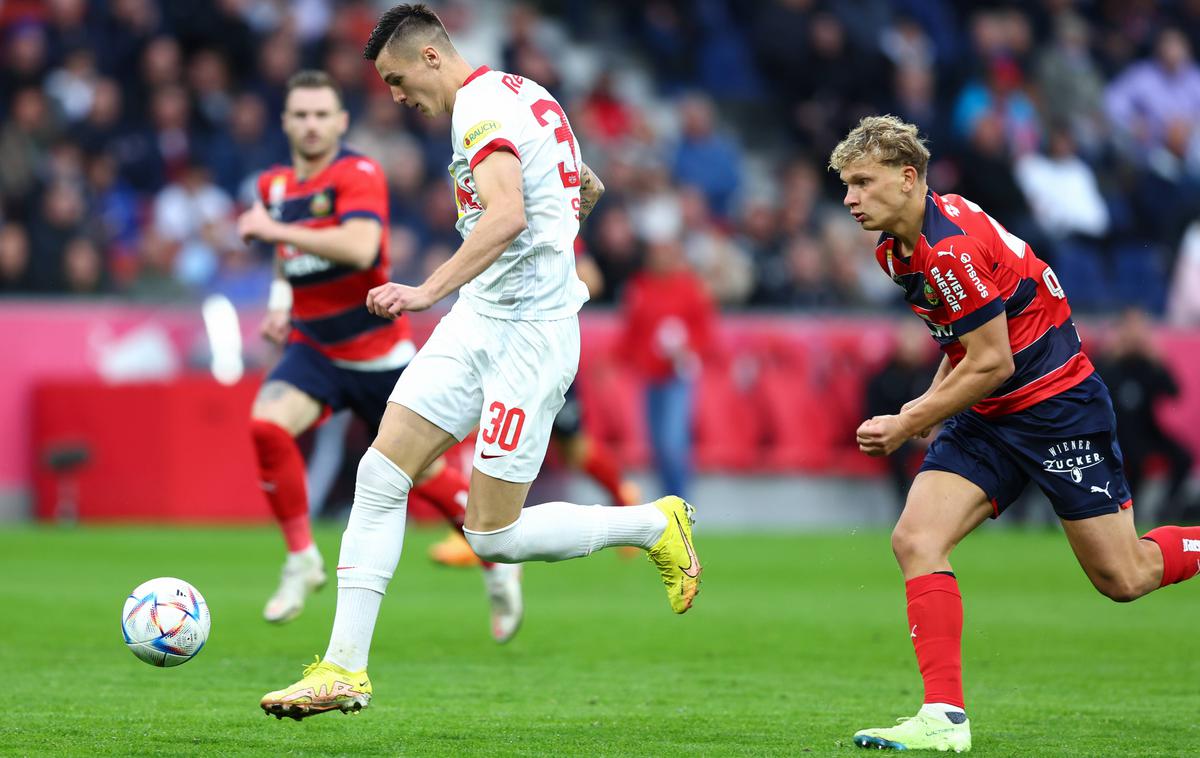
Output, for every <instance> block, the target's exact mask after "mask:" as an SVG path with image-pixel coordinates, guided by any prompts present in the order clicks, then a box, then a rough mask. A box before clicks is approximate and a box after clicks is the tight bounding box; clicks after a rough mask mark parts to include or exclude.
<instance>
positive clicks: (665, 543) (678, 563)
mask: <svg viewBox="0 0 1200 758" xmlns="http://www.w3.org/2000/svg"><path fill="white" fill-rule="evenodd" d="M654 507H655V508H658V509H659V510H660V511H662V512H663V515H664V516H666V517H667V528H666V529H665V530H664V531H663V534H662V537H660V538H659V539H658V542H656V543H655V544H654V547H652V548H650V554H649V557H650V562H651V563H653V564H654V565H655V566H657V567H658V570H659V573H661V574H662V580H663V584H665V585H666V586H667V599H668V600H670V601H671V610H673V611H675V612H676V613H686V612H687V609H688V608H691V607H692V601H693V600H694V599H695V597H696V593H698V592H699V591H700V559H699V558H697V557H696V549H695V548H694V547H693V546H692V524H694V523H695V521H696V519H695V513H696V509H695V508H693V507H692V506H691V505H689V504H687V503H685V502H684V501H683V499H682V498H678V497H675V496H674V495H668V496H667V497H664V498H660V499H659V500H656V501H655V502H654Z"/></svg>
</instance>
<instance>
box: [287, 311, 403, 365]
mask: <svg viewBox="0 0 1200 758" xmlns="http://www.w3.org/2000/svg"><path fill="white" fill-rule="evenodd" d="M291 339H292V341H293V342H303V343H304V344H306V345H308V346H309V347H311V348H313V349H314V350H316V351H317V352H319V353H320V354H321V355H324V356H325V357H326V358H329V359H331V360H336V361H371V360H375V359H376V358H380V357H382V356H384V355H387V354H388V352H389V351H391V349H392V348H393V347H395V346H396V343H397V342H402V341H404V340H407V339H412V328H411V327H410V326H409V323H408V319H407V318H398V319H396V320H395V321H393V322H392V323H391V324H388V325H387V326H384V327H381V328H379V329H373V330H371V331H369V332H365V333H363V334H359V335H357V336H355V337H352V338H350V339H348V340H346V341H345V342H339V343H338V344H336V345H322V344H321V343H320V342H317V341H316V340H312V339H309V338H308V337H305V336H304V335H303V334H301V333H300V332H299V330H296V329H293V330H292V336H291Z"/></svg>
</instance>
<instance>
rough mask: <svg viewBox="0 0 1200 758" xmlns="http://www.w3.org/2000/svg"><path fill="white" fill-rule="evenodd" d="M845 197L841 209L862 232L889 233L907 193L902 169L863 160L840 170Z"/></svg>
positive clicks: (906, 182) (905, 177) (901, 209)
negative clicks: (864, 230) (846, 210)
mask: <svg viewBox="0 0 1200 758" xmlns="http://www.w3.org/2000/svg"><path fill="white" fill-rule="evenodd" d="M841 177H842V183H843V184H845V185H846V197H845V198H843V199H842V205H844V206H846V207H847V208H848V209H849V210H850V215H852V216H854V220H855V221H857V222H858V223H859V224H860V225H861V226H862V228H863V229H867V230H870V231H891V230H892V229H894V228H895V224H896V221H897V219H899V217H900V215H901V213H902V211H903V209H904V207H905V205H906V203H907V201H908V193H909V190H910V189H911V187H910V185H911V181H910V177H908V176H907V174H906V172H905V168H903V167H895V166H885V165H883V164H881V163H878V162H876V161H869V160H863V161H858V162H857V163H852V164H850V165H849V166H846V167H845V168H843V169H842V173H841Z"/></svg>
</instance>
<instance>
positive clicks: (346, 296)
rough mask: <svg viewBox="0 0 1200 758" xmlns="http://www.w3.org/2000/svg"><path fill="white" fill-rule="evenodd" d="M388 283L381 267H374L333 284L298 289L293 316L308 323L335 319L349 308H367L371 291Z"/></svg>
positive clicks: (323, 283)
mask: <svg viewBox="0 0 1200 758" xmlns="http://www.w3.org/2000/svg"><path fill="white" fill-rule="evenodd" d="M386 282H387V276H386V275H385V274H384V273H383V272H382V271H380V270H379V268H378V267H372V268H369V269H366V270H364V271H358V272H356V273H353V274H349V275H347V276H343V277H340V278H338V279H334V280H333V281H329V282H321V283H320V284H309V285H306V286H304V287H295V288H294V292H295V298H294V302H293V303H292V315H293V316H294V317H296V318H298V319H302V320H305V321H308V320H310V319H316V318H324V317H326V316H332V315H333V314H335V313H340V312H342V311H344V310H347V309H348V308H353V307H358V308H363V307H365V303H366V299H367V291H368V290H370V289H372V288H374V287H378V286H379V285H381V284H384V283H386Z"/></svg>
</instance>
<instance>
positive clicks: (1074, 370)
mask: <svg viewBox="0 0 1200 758" xmlns="http://www.w3.org/2000/svg"><path fill="white" fill-rule="evenodd" d="M1095 371H1096V368H1095V366H1093V365H1092V362H1091V360H1090V359H1089V358H1088V357H1087V355H1085V354H1084V353H1083V352H1078V353H1075V355H1072V356H1071V357H1070V358H1069V359H1068V360H1067V362H1066V363H1064V364H1063V365H1061V366H1059V367H1058V368H1056V369H1054V370H1053V371H1050V372H1048V373H1046V374H1043V375H1042V376H1039V377H1038V378H1037V379H1034V380H1033V381H1032V382H1030V383H1029V384H1026V385H1025V386H1024V387H1019V388H1017V389H1015V390H1013V391H1012V392H1010V393H1008V394H1007V395H1001V396H1000V397H989V398H986V399H984V400H981V401H979V402H978V403H976V404H975V405H973V406H972V407H971V410H973V411H975V412H976V413H978V414H979V415H981V416H984V417H985V418H995V417H996V416H1005V415H1007V414H1009V413H1016V412H1017V411H1023V410H1025V409H1026V408H1029V407H1030V406H1033V405H1037V404H1038V403H1040V402H1042V401H1043V400H1048V399H1050V398H1052V397H1054V396H1055V395H1057V394H1059V393H1060V392H1066V391H1067V390H1069V389H1071V388H1072V387H1074V386H1075V385H1076V384H1079V383H1080V382H1082V381H1083V380H1084V379H1087V378H1088V377H1089V376H1091V375H1092V374H1093V373H1094V372H1095Z"/></svg>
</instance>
